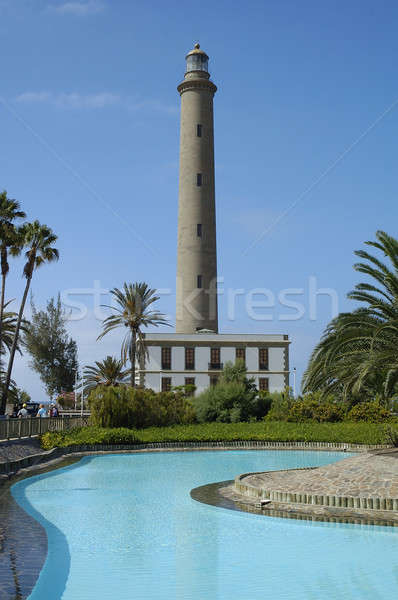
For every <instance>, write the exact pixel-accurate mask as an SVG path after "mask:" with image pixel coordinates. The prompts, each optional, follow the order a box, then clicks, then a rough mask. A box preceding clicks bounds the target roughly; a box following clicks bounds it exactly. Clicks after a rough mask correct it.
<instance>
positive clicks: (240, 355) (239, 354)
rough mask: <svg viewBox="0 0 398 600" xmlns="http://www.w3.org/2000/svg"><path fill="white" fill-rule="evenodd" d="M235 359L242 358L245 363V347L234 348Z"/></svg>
mask: <svg viewBox="0 0 398 600" xmlns="http://www.w3.org/2000/svg"><path fill="white" fill-rule="evenodd" d="M235 359H236V360H243V362H244V363H246V349H245V348H236V349H235Z"/></svg>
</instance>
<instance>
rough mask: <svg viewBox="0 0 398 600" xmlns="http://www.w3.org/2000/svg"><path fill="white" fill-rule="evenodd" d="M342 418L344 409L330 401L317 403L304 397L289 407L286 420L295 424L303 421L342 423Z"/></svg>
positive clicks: (317, 401) (314, 399) (311, 398)
mask: <svg viewBox="0 0 398 600" xmlns="http://www.w3.org/2000/svg"><path fill="white" fill-rule="evenodd" d="M344 416H345V410H344V408H343V407H342V406H341V405H339V404H336V403H335V402H331V401H330V400H326V401H324V402H319V400H317V399H316V398H313V397H308V398H306V397H304V398H302V399H301V400H297V402H294V403H293V404H292V405H291V407H290V410H289V414H288V417H287V420H288V421H293V422H295V423H301V422H303V421H317V422H318V423H325V422H329V423H337V422H339V421H343V419H344Z"/></svg>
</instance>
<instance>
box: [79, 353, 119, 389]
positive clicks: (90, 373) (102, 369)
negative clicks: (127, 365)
mask: <svg viewBox="0 0 398 600" xmlns="http://www.w3.org/2000/svg"><path fill="white" fill-rule="evenodd" d="M95 365H96V366H95V367H94V366H86V367H85V368H84V370H85V378H84V381H85V384H84V389H85V390H87V391H91V390H93V389H94V388H96V387H97V386H98V385H104V386H118V385H121V384H123V383H126V380H127V378H128V377H129V375H130V370H125V369H124V363H123V362H122V361H121V360H118V359H117V358H114V357H113V356H107V357H106V358H105V359H104V360H103V361H95Z"/></svg>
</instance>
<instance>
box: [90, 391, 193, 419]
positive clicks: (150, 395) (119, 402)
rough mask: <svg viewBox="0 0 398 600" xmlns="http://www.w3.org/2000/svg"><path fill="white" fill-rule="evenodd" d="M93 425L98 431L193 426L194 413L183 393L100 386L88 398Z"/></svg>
mask: <svg viewBox="0 0 398 600" xmlns="http://www.w3.org/2000/svg"><path fill="white" fill-rule="evenodd" d="M89 406H90V410H91V423H92V424H93V425H95V426H99V427H134V428H136V429H140V428H142V427H150V426H153V425H154V426H167V425H173V424H178V423H179V424H182V423H193V422H194V421H195V411H194V408H193V406H192V404H191V402H190V400H188V399H187V398H186V396H185V395H184V393H183V392H181V391H176V392H160V393H155V392H154V391H153V390H146V389H142V388H131V387H127V386H115V387H111V386H98V387H97V388H96V389H94V390H93V391H92V392H91V393H90V396H89Z"/></svg>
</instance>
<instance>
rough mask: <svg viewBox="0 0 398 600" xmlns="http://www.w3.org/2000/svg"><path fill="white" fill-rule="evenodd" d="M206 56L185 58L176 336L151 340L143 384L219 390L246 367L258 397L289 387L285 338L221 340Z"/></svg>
mask: <svg viewBox="0 0 398 600" xmlns="http://www.w3.org/2000/svg"><path fill="white" fill-rule="evenodd" d="M208 60H209V57H208V56H207V54H206V53H205V52H204V51H203V50H201V49H200V46H199V44H195V47H194V49H193V50H191V52H189V53H188V54H187V56H186V72H185V76H184V80H183V81H182V83H180V85H179V86H178V88H177V89H178V92H179V94H180V96H181V128H180V179H179V203H178V205H179V208H178V245H177V287H176V293H177V300H176V333H171V334H163V333H150V334H146V336H145V339H146V346H147V350H148V357H147V359H146V361H145V365H141V368H140V369H139V375H140V382H141V384H144V385H145V387H147V388H152V389H153V390H155V391H160V390H164V391H167V390H170V389H171V388H172V387H175V386H181V385H193V386H195V388H196V393H200V392H201V391H203V390H204V389H206V388H208V387H209V386H210V385H215V384H216V383H217V380H218V378H219V376H220V373H221V371H222V369H223V366H224V365H225V363H226V362H229V361H230V362H233V363H234V362H235V361H236V359H241V360H244V362H245V364H246V367H247V372H248V376H249V377H254V379H255V382H256V385H257V387H258V388H259V389H260V390H264V391H266V390H268V391H270V392H274V391H282V390H283V389H284V388H285V387H286V386H288V385H289V343H290V342H289V339H288V336H287V335H284V334H281V335H268V334H258V335H252V334H248V335H246V334H223V333H218V304H217V250H216V210H215V181H214V124H213V97H214V94H215V92H216V90H217V87H216V86H215V84H214V83H213V82H212V81H211V80H210V75H209V72H208Z"/></svg>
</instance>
